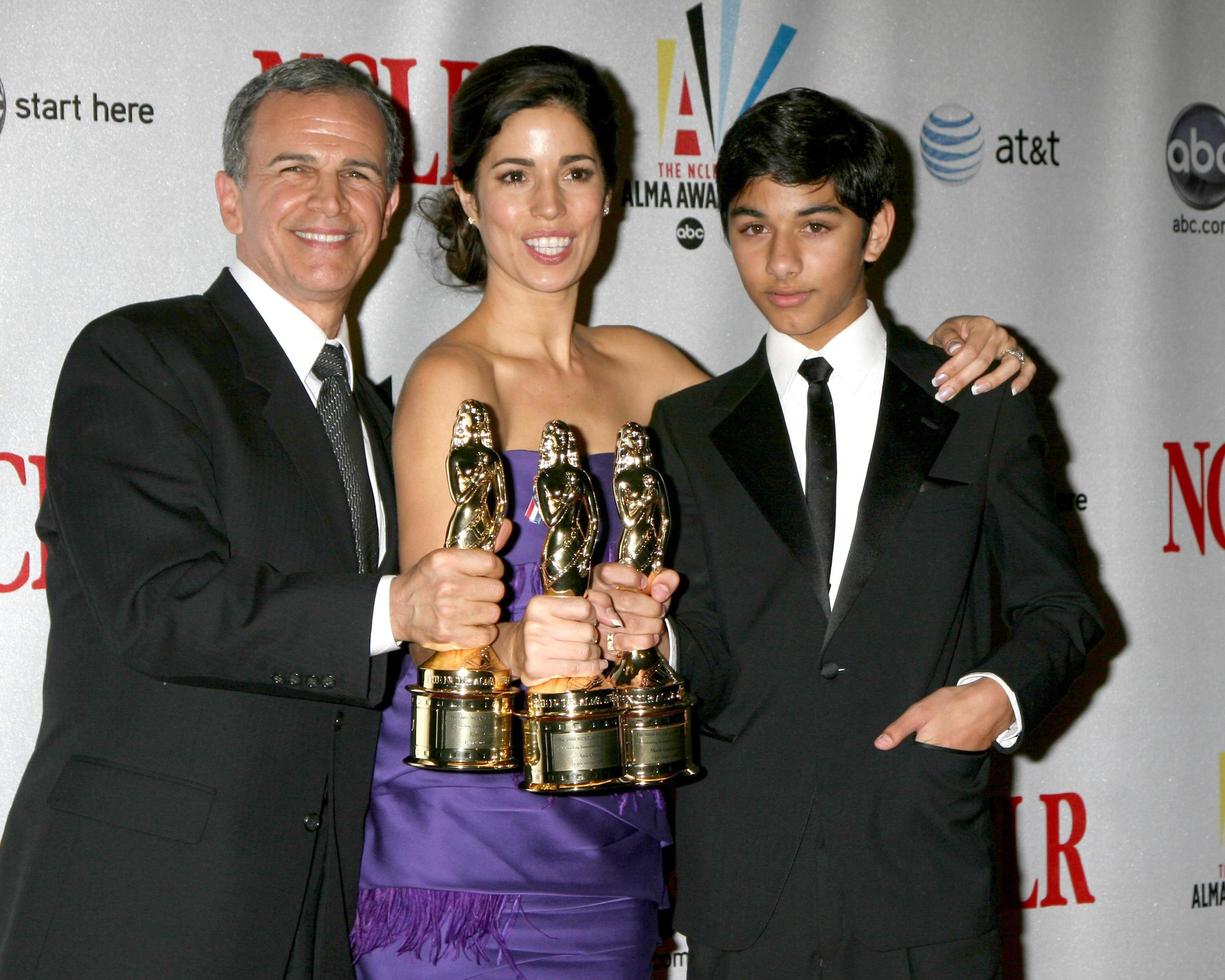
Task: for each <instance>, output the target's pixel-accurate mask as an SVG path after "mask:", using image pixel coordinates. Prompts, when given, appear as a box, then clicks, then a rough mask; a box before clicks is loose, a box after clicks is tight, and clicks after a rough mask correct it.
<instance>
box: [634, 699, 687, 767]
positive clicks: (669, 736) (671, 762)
mask: <svg viewBox="0 0 1225 980" xmlns="http://www.w3.org/2000/svg"><path fill="white" fill-rule="evenodd" d="M692 703H693V699H692V698H687V699H686V700H685V701H684V702H681V703H677V704H674V705H672V706H670V707H664V708H652V709H642V708H628V709H625V710H623V711H622V714H621V754H622V757H623V759H624V763H623V767H622V772H623V775H622V781H623V782H624V783H626V784H628V785H630V786H660V785H662V784H664V783H670V782H672V781H673V780H675V779H681V778H683V777H688V776H696V775H697V774H698V773H699V772H700V771H701V769H700V768H699V767H698V765H697V764H696V763H695V762H694V761H693V727H692V721H691V718H690V714H691V711H690V706H691V704H692Z"/></svg>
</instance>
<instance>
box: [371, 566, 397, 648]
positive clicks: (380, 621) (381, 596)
mask: <svg viewBox="0 0 1225 980" xmlns="http://www.w3.org/2000/svg"><path fill="white" fill-rule="evenodd" d="M393 578H395V576H394V575H384V576H383V577H382V578H381V579H379V587H378V591H376V592H375V593H374V615H373V617H372V618H371V620H370V656H372V657H377V656H378V655H379V654H380V653H391V651H392V650H395V649H398V648H399V646H400V644H399V643H397V642H396V637H395V634H394V633H392V631H391V580H392V579H393Z"/></svg>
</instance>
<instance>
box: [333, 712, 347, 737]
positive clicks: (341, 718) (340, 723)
mask: <svg viewBox="0 0 1225 980" xmlns="http://www.w3.org/2000/svg"><path fill="white" fill-rule="evenodd" d="M344 727H345V713H344V712H343V711H337V712H336V717H335V718H334V719H332V729H333V731H337V732H338V731H340V730H341V729H342V728H344Z"/></svg>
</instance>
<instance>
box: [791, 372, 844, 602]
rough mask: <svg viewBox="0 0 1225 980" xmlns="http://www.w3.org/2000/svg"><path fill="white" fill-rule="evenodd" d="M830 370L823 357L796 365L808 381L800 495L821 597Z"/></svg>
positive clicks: (831, 475) (830, 527) (830, 451)
mask: <svg viewBox="0 0 1225 980" xmlns="http://www.w3.org/2000/svg"><path fill="white" fill-rule="evenodd" d="M833 373H834V369H833V368H832V367H830V364H829V361H827V360H826V359H825V358H824V357H812V358H809V359H808V360H806V361H804V362H803V363H802V364H801V365H800V374H801V376H802V377H803V378H804V380H805V381H807V382H808V428H807V430H806V433H805V446H806V454H807V456H808V466H807V471H806V475H805V478H804V496H805V497H806V498H807V499H808V519H809V521H810V522H811V523H812V536H813V539H814V540H815V542H816V545H817V558H818V560H819V561H820V565H821V583H820V584H821V588H822V589H823V598H825V599H826V600H827V604H828V599H829V579H830V569H831V568H832V567H833V557H834V512H835V508H836V504H837V499H838V498H837V487H838V441H837V435H836V434H835V430H834V400H833V398H831V397H830V393H829V385H828V384H827V382H828V381H829V376H830V375H831V374H833Z"/></svg>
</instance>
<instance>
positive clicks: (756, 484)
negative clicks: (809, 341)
mask: <svg viewBox="0 0 1225 980" xmlns="http://www.w3.org/2000/svg"><path fill="white" fill-rule="evenodd" d="M729 381H730V382H731V384H729V386H728V388H727V389H726V390H725V393H724V397H723V398H722V399H720V403H721V404H723V405H727V406H729V407H730V410H729V411H728V413H727V415H726V416H724V417H723V419H722V421H720V422H719V423H718V424H717V425H715V427H714V428H713V429H712V430H711V434H710V438H711V441H712V442H713V443H714V445H715V448H716V449H718V451H719V453H720V455H722V457H723V460H724V462H725V463H727V466H728V468H729V469H730V470H731V471H732V473H733V474H735V476H736V479H737V480H739V481H740V484H741V486H743V487H744V489H745V491H746V492H747V493H748V495H749V496H750V497H751V498H752V500H753V503H754V504H755V505H756V506H757V509H758V510H759V511H761V514H762V516H763V517H764V518H765V519H766V520H767V521H768V522H769V524H770V526H771V527H772V528H773V529H774V532H775V533H776V534H777V535H778V537H779V539H780V540H781V541H782V542H783V544H784V545H786V546H787V549H788V550H789V551H790V552H791V553H792V554H793V555H794V556H795V558H796V560H797V561H799V563H800V564H801V565H802V566H803V568H804V570H805V572H807V574H808V581H809V583H810V584H811V585H812V586H813V593H814V595H815V596H817V597H818V599H819V598H820V592H821V591H822V590H820V589H817V588H816V583H817V582H818V580H819V579H820V576H821V570H820V564H819V562H818V561H817V554H816V546H815V544H814V543H813V538H812V528H811V526H810V525H809V523H808V511H807V508H806V505H805V502H804V489H803V487H802V486H801V484H800V478H799V474H798V473H797V472H796V468H795V457H794V456H793V455H792V452H791V443H790V441H789V440H788V438H787V426H786V423H785V422H784V421H783V411H782V408H781V407H780V405H779V402H778V392H777V391H776V390H775V388H774V380H773V378H771V376H770V371H769V367H768V364H767V362H766V351H765V342H764V341H763V342H762V344H761V346H760V347H758V349H757V353H756V354H754V355H753V357H752V358H751V359H750V360H749V361H747V362H746V363H745V364H744V365H742V366H741V367H740V368H738V369H737V371H736V372H734V373H733V375H732V376H731V377H730V378H729ZM824 602H825V603H828V598H826V599H825V600H824ZM823 607H824V604H823ZM825 614H826V617H828V615H829V611H828V609H825Z"/></svg>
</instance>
